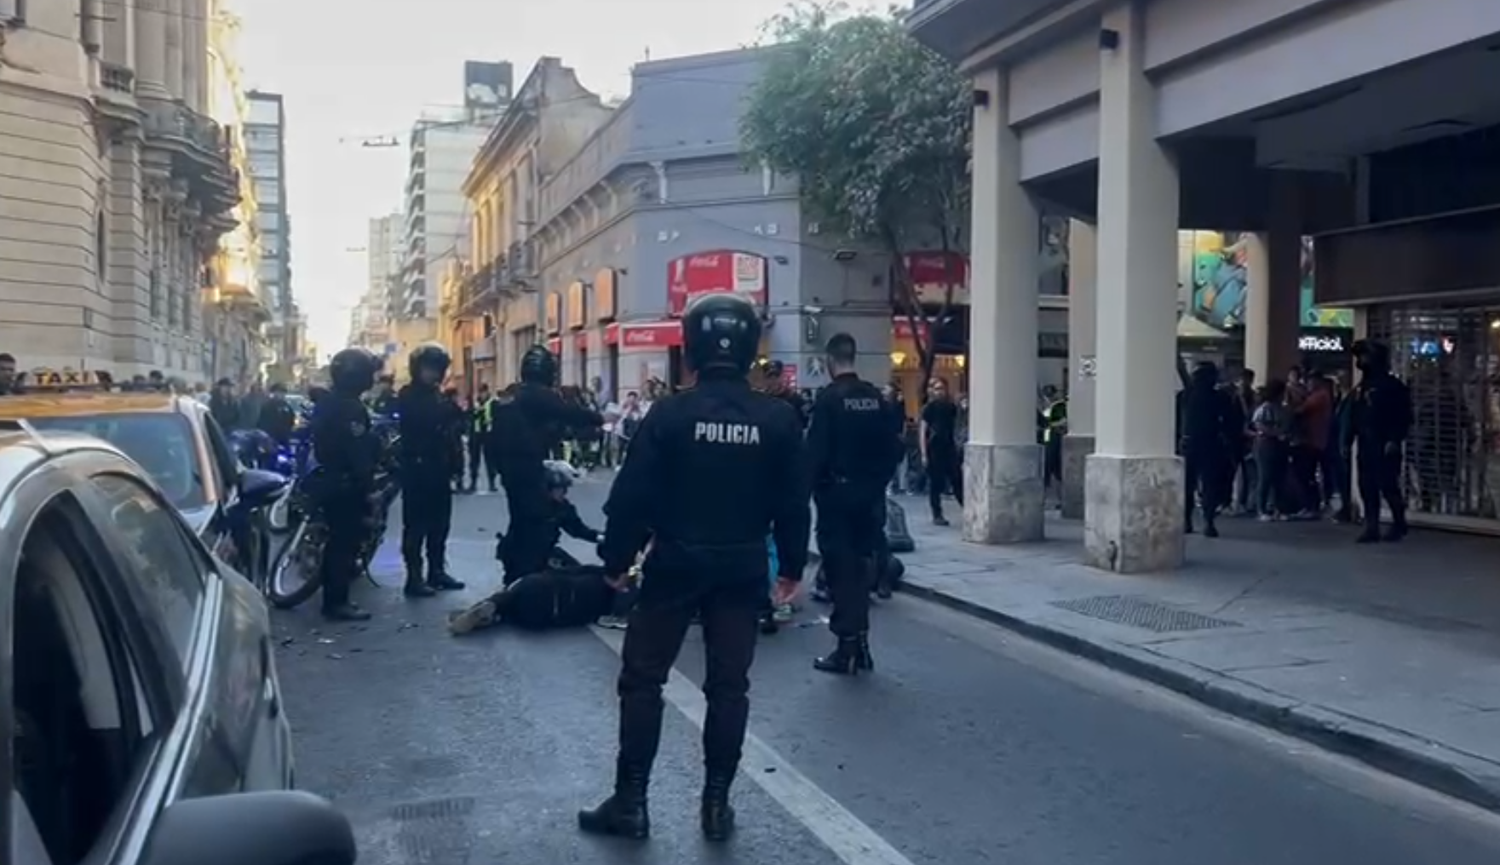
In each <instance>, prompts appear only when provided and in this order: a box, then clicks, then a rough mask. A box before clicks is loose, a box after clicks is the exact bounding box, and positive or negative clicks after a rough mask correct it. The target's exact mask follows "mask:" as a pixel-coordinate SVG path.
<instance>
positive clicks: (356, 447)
mask: <svg viewBox="0 0 1500 865" xmlns="http://www.w3.org/2000/svg"><path fill="white" fill-rule="evenodd" d="M379 371H380V359H379V358H378V357H376V356H375V355H373V354H371V353H370V352H368V351H365V350H364V349H362V348H346V349H344V350H343V351H340V352H339V353H338V354H335V355H334V356H333V359H332V360H331V361H330V362H329V364H328V374H329V378H330V379H331V384H332V387H331V388H330V390H329V393H328V395H327V396H326V397H324V398H323V399H320V400H319V401H318V403H317V406H316V407H315V408H314V409H313V416H312V423H311V425H310V427H311V434H312V446H313V456H314V458H316V459H317V461H318V468H317V471H316V472H315V473H314V476H313V478H312V483H311V491H312V494H313V496H314V497H315V499H316V500H317V502H318V506H319V508H320V509H321V511H322V514H323V520H324V524H325V525H326V526H327V530H328V537H327V539H326V541H325V542H324V546H323V573H322V578H323V579H322V582H323V616H324V617H325V618H328V619H332V620H335V621H344V622H359V621H364V620H366V619H368V618H370V614H369V613H367V612H365V611H364V610H361V609H360V608H359V607H358V606H356V605H355V604H354V602H353V601H351V600H350V599H349V585H350V583H352V582H353V580H354V576H355V571H356V570H357V568H358V565H359V547H360V543H361V542H362V541H363V540H364V537H365V532H368V531H370V528H369V523H370V515H371V513H372V508H373V507H375V503H374V498H375V496H376V490H375V468H376V464H377V463H378V462H379V459H380V442H379V440H378V439H377V438H376V437H375V435H374V434H373V433H371V432H370V412H369V411H368V410H367V409H366V408H365V404H364V403H363V402H362V401H361V399H360V398H361V397H362V396H363V395H364V393H365V391H367V390H369V389H370V388H371V387H373V386H374V384H375V375H376V373H378V372H379Z"/></svg>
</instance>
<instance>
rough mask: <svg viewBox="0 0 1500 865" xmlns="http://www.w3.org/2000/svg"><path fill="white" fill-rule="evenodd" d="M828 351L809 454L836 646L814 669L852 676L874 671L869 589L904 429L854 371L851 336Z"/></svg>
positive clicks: (837, 340)
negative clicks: (824, 383)
mask: <svg viewBox="0 0 1500 865" xmlns="http://www.w3.org/2000/svg"><path fill="white" fill-rule="evenodd" d="M827 354H828V372H829V374H830V375H831V376H832V378H833V380H832V382H831V383H830V384H829V385H828V387H826V388H824V389H823V392H822V393H820V394H818V399H817V401H816V402H815V403H813V407H812V422H811V425H810V426H809V427H808V432H807V449H808V466H809V469H810V473H811V480H812V483H811V486H812V494H813V500H814V501H815V502H816V503H817V505H818V551H819V552H820V553H822V555H823V573H824V574H825V575H826V577H827V580H828V589H829V593H830V594H831V595H832V597H833V615H832V616H830V617H829V622H828V627H829V629H830V630H831V631H833V635H834V636H835V637H837V638H838V646H837V647H836V648H835V649H834V650H833V652H831V653H830V654H828V655H825V656H823V657H821V658H818V659H817V660H816V661H814V662H813V666H814V667H816V668H817V669H819V670H822V671H823V672H825V673H840V674H843V675H853V674H854V673H856V672H858V671H861V670H872V669H874V666H875V665H874V662H873V661H872V660H871V658H870V642H869V634H870V589H871V588H872V587H873V578H874V576H875V553H876V551H877V549H878V547H879V543H880V535H881V534H883V533H884V532H885V521H884V519H883V517H884V513H885V509H884V507H883V505H884V503H885V485H886V484H887V483H889V482H890V479H891V473H892V472H894V471H895V470H896V463H897V462H898V461H900V458H901V428H900V427H898V426H897V425H896V423H895V415H894V414H892V413H891V410H890V407H889V406H888V405H886V402H885V399H884V398H883V397H882V396H881V395H880V390H879V389H878V388H876V387H875V385H873V384H870V383H869V382H867V381H863V380H862V379H860V377H859V376H858V375H856V374H855V373H854V359H855V357H856V356H857V354H858V347H857V345H856V344H855V342H854V337H852V336H849V335H848V334H845V333H840V334H835V335H834V336H833V337H832V338H831V339H829V340H828V346H827Z"/></svg>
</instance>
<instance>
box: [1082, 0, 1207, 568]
mask: <svg viewBox="0 0 1500 865" xmlns="http://www.w3.org/2000/svg"><path fill="white" fill-rule="evenodd" d="M1140 5H1141V4H1138V3H1133V2H1123V3H1120V4H1119V5H1118V6H1116V7H1115V8H1113V9H1112V10H1110V11H1108V12H1106V13H1105V15H1104V16H1103V20H1102V21H1101V22H1100V26H1101V28H1102V29H1103V30H1105V31H1113V32H1114V33H1116V34H1118V43H1117V45H1116V47H1114V48H1110V49H1101V50H1100V54H1099V59H1100V93H1099V270H1098V306H1097V309H1098V320H1097V324H1098V333H1097V339H1098V343H1097V346H1098V348H1097V353H1098V363H1099V374H1098V390H1097V393H1096V406H1097V410H1098V415H1097V417H1096V421H1097V424H1096V427H1095V453H1094V454H1093V455H1091V456H1089V457H1088V460H1087V465H1086V468H1085V471H1084V495H1085V498H1086V501H1087V504H1086V507H1085V516H1084V542H1085V547H1086V550H1087V559H1088V561H1089V563H1090V564H1092V565H1094V566H1095V567H1099V568H1104V569H1106V570H1111V571H1119V572H1122V573H1125V572H1141V571H1157V570H1168V569H1172V568H1176V567H1177V566H1179V565H1180V564H1181V563H1182V555H1183V472H1182V461H1181V460H1180V459H1178V457H1177V456H1176V455H1175V448H1174V441H1173V439H1174V437H1175V398H1174V393H1175V389H1174V386H1173V384H1174V382H1175V380H1176V376H1175V372H1174V370H1175V369H1176V362H1177V332H1176V324H1177V225H1178V193H1179V190H1178V179H1177V169H1176V165H1175V163H1174V161H1173V159H1172V157H1171V155H1170V154H1168V153H1167V152H1166V151H1165V150H1164V149H1163V148H1162V146H1161V144H1160V143H1159V142H1157V140H1156V117H1155V109H1156V91H1155V88H1154V87H1153V85H1152V83H1151V82H1150V81H1149V80H1148V79H1147V78H1146V75H1145V73H1144V71H1143V69H1142V54H1143V50H1142V49H1143V42H1144V36H1145V32H1144V31H1145V26H1144V21H1143V20H1142V12H1141V10H1140Z"/></svg>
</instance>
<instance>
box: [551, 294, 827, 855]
mask: <svg viewBox="0 0 1500 865" xmlns="http://www.w3.org/2000/svg"><path fill="white" fill-rule="evenodd" d="M682 331H683V356H684V360H685V361H686V362H687V364H688V365H689V367H690V368H691V370H692V372H694V373H696V376H697V383H696V385H695V386H694V387H693V388H691V389H689V390H685V391H682V392H681V393H676V394H673V395H672V396H669V397H667V398H665V399H663V400H660V401H659V402H657V403H656V404H655V405H653V406H652V408H651V411H650V413H648V414H647V415H646V417H645V419H644V420H643V421H641V425H640V428H639V430H638V431H637V432H636V435H635V438H634V439H632V440H631V443H630V453H629V454H628V455H627V457H626V459H625V463H624V465H623V466H622V467H621V468H620V473H619V475H618V476H617V477H616V479H615V483H614V488H613V490H611V492H610V497H609V501H608V503H607V504H606V505H605V511H604V512H605V519H606V523H605V530H604V541H603V542H602V543H601V544H600V546H599V555H600V557H601V558H602V559H603V562H604V567H605V569H606V571H607V572H608V573H610V574H612V575H614V576H613V578H614V579H615V580H616V581H617V585H619V584H623V577H624V575H625V573H626V571H627V570H628V569H629V568H630V566H631V564H632V563H633V562H634V561H635V557H636V555H637V554H639V553H640V552H641V550H642V549H644V548H645V547H646V544H647V541H648V540H649V541H650V544H651V549H650V551H649V552H648V553H647V555H646V560H645V563H644V568H643V571H644V572H643V574H642V580H641V588H640V593H639V595H638V599H637V602H636V606H635V609H634V610H633V612H632V613H631V616H630V625H629V628H628V629H627V630H626V632H625V646H624V651H623V653H622V654H623V668H622V670H621V672H620V681H619V689H618V690H619V694H620V750H619V755H618V758H617V762H616V766H615V789H614V794H613V795H612V796H610V797H609V798H608V799H606V800H605V801H604V802H603V804H601V805H600V806H599V807H597V808H595V809H593V810H590V811H582V812H580V813H579V815H578V823H579V826H580V827H581V828H582V829H583V830H584V831H585V832H590V833H594V834H605V835H616V836H622V837H627V838H637V839H639V838H645V837H647V836H648V835H649V834H650V818H649V816H648V814H647V809H646V789H647V786H648V784H649V779H650V775H651V765H652V763H653V761H654V760H655V758H656V751H657V746H658V743H659V741H660V738H661V722H662V686H663V685H664V684H665V683H666V681H667V676H668V673H669V672H670V670H671V669H672V665H673V663H674V662H675V661H676V660H677V653H678V652H679V651H680V650H681V648H682V641H683V637H684V635H685V634H686V633H687V629H688V625H689V623H690V622H691V621H692V620H693V617H694V616H695V615H696V616H699V617H701V620H702V623H703V638H704V654H705V662H706V672H705V676H704V681H703V692H704V696H705V697H706V698H707V700H708V714H707V721H706V722H705V723H704V727H703V751H704V767H705V771H706V775H705V780H704V786H703V800H702V811H701V819H702V827H703V833H704V835H705V836H706V837H708V838H709V839H710V840H712V841H723V840H726V839H727V838H728V837H729V835H730V834H731V833H732V832H733V829H734V811H733V809H732V808H731V807H730V805H729V788H730V784H731V783H732V781H733V779H734V775H735V771H736V770H737V768H738V766H739V761H740V751H741V747H742V745H743V742H744V738H745V723H746V718H747V716H748V714H749V711H750V701H749V698H748V696H747V693H748V691H749V688H750V680H749V671H750V664H751V661H752V660H753V658H754V654H755V641H756V637H757V633H758V621H757V620H758V618H759V613H760V609H761V606H762V605H763V603H764V599H765V594H766V583H767V574H766V568H767V556H766V535H767V534H771V535H773V537H774V538H775V541H776V545H777V549H778V553H779V557H780V565H781V573H780V574H778V575H777V576H778V579H777V582H776V591H775V594H776V599H777V601H778V602H779V603H789V602H790V601H791V599H792V597H793V596H794V595H795V594H796V590H797V585H798V581H800V580H801V578H802V569H803V567H804V566H805V564H806V562H807V542H808V530H809V523H810V515H809V509H808V502H807V498H808V491H807V480H806V472H805V470H804V467H803V463H802V448H803V445H802V424H801V421H800V419H799V418H798V417H797V416H796V413H795V411H793V409H792V408H791V406H789V405H787V404H786V403H785V402H784V401H782V400H779V399H776V398H775V397H772V396H768V395H766V394H762V393H758V392H756V391H754V390H752V389H751V388H750V385H749V383H748V382H747V380H746V373H747V372H748V371H749V369H750V364H751V362H752V361H753V360H754V358H755V354H756V350H757V348H758V346H759V343H760V331H761V327H760V319H759V317H758V316H757V315H756V312H755V309H754V307H752V306H751V305H750V304H749V303H748V302H746V301H745V300H744V299H742V298H739V297H736V296H734V295H732V294H712V295H707V296H704V297H701V298H699V299H697V300H696V301H694V302H693V304H692V305H691V306H690V307H689V308H688V310H687V312H686V314H685V315H684V316H683V320H682Z"/></svg>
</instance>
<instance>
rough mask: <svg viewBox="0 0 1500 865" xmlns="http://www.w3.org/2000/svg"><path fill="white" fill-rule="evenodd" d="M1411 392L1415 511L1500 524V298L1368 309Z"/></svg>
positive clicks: (1372, 330)
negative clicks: (1496, 521)
mask: <svg viewBox="0 0 1500 865" xmlns="http://www.w3.org/2000/svg"><path fill="white" fill-rule="evenodd" d="M1368 335H1369V337H1370V338H1372V339H1378V340H1380V341H1382V342H1385V343H1386V344H1388V345H1389V346H1390V347H1391V352H1392V355H1393V359H1394V361H1395V371H1396V372H1397V374H1398V375H1400V376H1401V377H1402V378H1403V379H1405V381H1406V382H1407V385H1408V386H1409V387H1410V389H1411V395H1412V409H1413V417H1414V423H1413V426H1412V431H1411V436H1410V438H1409V440H1408V442H1407V448H1406V454H1407V468H1406V478H1405V482H1406V488H1407V491H1408V494H1409V495H1410V497H1411V507H1412V510H1413V511H1414V512H1417V513H1424V514H1430V515H1433V516H1438V517H1465V518H1470V519H1476V518H1477V519H1483V520H1500V507H1497V505H1500V297H1497V298H1495V299H1494V300H1492V301H1490V302H1489V303H1487V304H1484V305H1459V304H1452V305H1446V304H1421V305H1400V306H1395V305H1393V306H1383V307H1376V308H1372V309H1371V310H1370V318H1369V328H1368Z"/></svg>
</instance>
